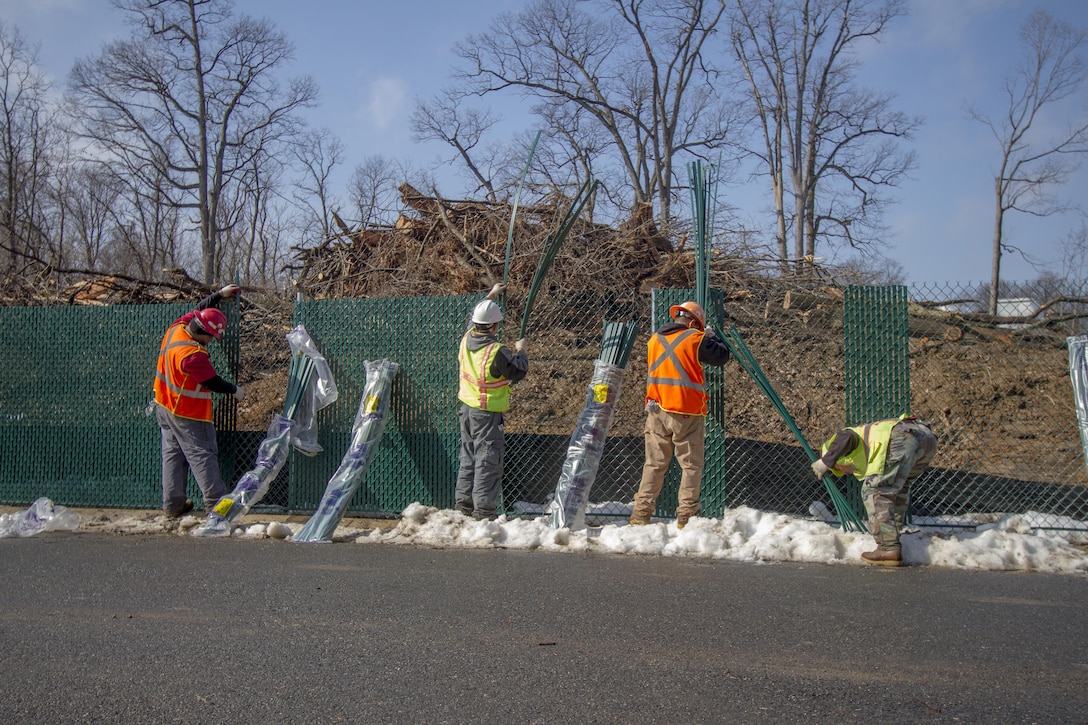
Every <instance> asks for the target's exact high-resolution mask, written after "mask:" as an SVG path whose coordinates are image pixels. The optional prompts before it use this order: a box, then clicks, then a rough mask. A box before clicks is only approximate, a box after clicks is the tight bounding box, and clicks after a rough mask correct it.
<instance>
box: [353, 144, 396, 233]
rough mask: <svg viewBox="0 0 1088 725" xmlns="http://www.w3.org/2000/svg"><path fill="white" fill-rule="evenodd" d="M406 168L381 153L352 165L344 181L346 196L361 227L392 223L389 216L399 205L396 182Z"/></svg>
mask: <svg viewBox="0 0 1088 725" xmlns="http://www.w3.org/2000/svg"><path fill="white" fill-rule="evenodd" d="M406 173H407V172H406V170H405V169H403V168H401V167H399V166H398V165H397V164H395V163H394V162H393V161H391V160H390V159H387V158H385V157H384V156H381V155H372V156H367V157H366V158H365V159H363V163H361V164H359V165H357V166H356V167H355V171H353V172H352V174H351V179H350V180H349V181H348V197H349V198H350V199H351V203H352V205H353V209H354V213H353V216H354V217H355V218H356V219H358V221H359V224H361V225H362V226H364V227H370V226H377V225H382V224H392V223H393V221H394V219H391V218H389V217H390V215H391V214H394V213H395V210H396V209H397V208H399V204H400V194H399V192H398V191H397V186H399V185H400V183H401V182H402V181H403V180H404V178H405V176H406Z"/></svg>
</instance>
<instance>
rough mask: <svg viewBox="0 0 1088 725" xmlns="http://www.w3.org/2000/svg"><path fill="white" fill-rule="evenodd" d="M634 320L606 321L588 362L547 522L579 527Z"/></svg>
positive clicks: (617, 394)
mask: <svg viewBox="0 0 1088 725" xmlns="http://www.w3.org/2000/svg"><path fill="white" fill-rule="evenodd" d="M637 334H638V325H636V324H635V323H633V322H629V323H623V324H620V323H606V324H605V328H604V336H603V343H602V350H601V355H600V357H598V358H597V359H596V360H594V362H593V378H592V379H591V380H590V383H589V389H588V391H587V394H586V404H585V406H584V407H583V408H582V413H581V415H580V416H579V417H578V425H577V426H576V427H575V429H574V432H573V433H571V436H570V443H569V444H568V445H567V458H566V460H564V461H563V469H562V470H561V471H560V473H559V483H558V484H557V485H556V487H555V496H554V497H553V498H552V502H551V505H550V507H549V513H550V514H551V522H552V526H554V527H555V528H557V529H561V528H569V529H570V530H571V531H578V530H580V529H583V528H585V515H586V506H588V505H589V493H590V490H591V489H592V488H593V482H594V481H595V480H596V478H597V469H598V468H599V467H600V465H601V456H602V455H603V454H604V444H605V440H606V439H607V438H608V431H609V429H610V428H611V427H612V418H613V417H614V416H615V414H616V404H617V403H618V402H619V399H620V391H621V390H622V388H623V373H624V369H625V368H626V367H627V361H628V359H629V358H630V355H631V348H632V346H633V345H634V340H635V336H636V335H637Z"/></svg>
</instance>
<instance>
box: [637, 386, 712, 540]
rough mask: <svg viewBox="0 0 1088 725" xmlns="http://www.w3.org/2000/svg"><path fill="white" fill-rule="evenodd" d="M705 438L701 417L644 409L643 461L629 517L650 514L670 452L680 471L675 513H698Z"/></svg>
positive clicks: (667, 464)
mask: <svg viewBox="0 0 1088 725" xmlns="http://www.w3.org/2000/svg"><path fill="white" fill-rule="evenodd" d="M705 441H706V418H704V417H703V416H701V415H682V414H680V413H669V412H668V411H665V410H661V409H660V408H656V406H655V408H654V409H650V410H647V411H646V463H645V464H644V465H643V467H642V481H641V482H640V483H639V486H638V493H636V494H635V504H634V507H633V508H632V511H631V518H640V519H648V518H650V517H651V516H652V515H653V513H654V509H655V508H656V507H657V496H658V494H660V493H661V487H662V486H663V485H664V483H665V472H666V471H668V470H669V463H671V462H672V457H673V455H674V454H675V455H676V462H677V463H679V464H680V471H681V475H680V492H679V495H678V497H677V498H678V502H677V503H678V506H677V507H676V515H677V517H678V518H679V517H685V518H686V517H691V516H695V515H696V514H698V513H699V490H700V488H701V486H702V480H703V461H704V458H705V455H704V451H705Z"/></svg>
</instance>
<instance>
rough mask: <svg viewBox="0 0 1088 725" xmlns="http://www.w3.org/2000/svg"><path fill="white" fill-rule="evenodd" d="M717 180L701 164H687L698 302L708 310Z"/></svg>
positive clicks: (695, 162)
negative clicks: (708, 282)
mask: <svg viewBox="0 0 1088 725" xmlns="http://www.w3.org/2000/svg"><path fill="white" fill-rule="evenodd" d="M717 185H718V182H717V177H716V176H714V175H713V172H712V171H711V169H710V168H707V169H704V168H703V162H702V161H692V162H691V163H689V164H688V188H689V189H690V190H691V228H692V236H693V237H694V239H695V301H696V302H698V303H699V304H700V305H701V306H702V308H703V309H704V310H705V309H706V298H707V278H708V276H709V273H708V269H707V254H706V250H707V247H708V246H709V244H710V241H711V240H712V239H713V238H714V199H715V196H716V193H717Z"/></svg>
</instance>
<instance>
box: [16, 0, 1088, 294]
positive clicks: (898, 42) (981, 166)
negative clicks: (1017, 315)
mask: <svg viewBox="0 0 1088 725" xmlns="http://www.w3.org/2000/svg"><path fill="white" fill-rule="evenodd" d="M1038 4H1040V5H1041V6H1042V7H1044V8H1046V9H1048V10H1049V11H1050V12H1051V13H1052V14H1053V15H1055V16H1056V17H1058V18H1060V19H1063V20H1066V21H1068V22H1070V23H1072V24H1074V25H1076V26H1078V27H1082V28H1088V3H1085V2H1083V0H1042V2H1040V3H1038ZM524 5H525V2H523V1H522V0H487V1H484V0H458V1H457V2H449V1H448V0H446V1H445V2H434V1H433V0H412V1H411V2H408V1H405V2H400V3H387V2H375V1H372V2H357V1H356V2H347V1H344V0H310V1H309V2H299V1H298V0H237V2H236V7H237V8H238V9H239V10H241V11H243V12H247V13H250V14H252V15H258V16H264V17H267V18H269V19H270V20H272V21H273V22H274V23H276V25H277V26H279V27H280V28H281V29H282V30H284V31H285V32H286V34H287V35H288V37H289V38H290V39H291V41H292V42H293V43H294V44H295V47H296V66H295V68H294V69H293V72H295V73H307V74H310V75H312V76H313V77H314V78H315V79H316V81H317V82H318V84H319V85H320V86H321V103H320V106H319V107H318V108H317V109H315V110H314V111H312V112H311V113H310V120H311V122H312V123H313V124H314V125H315V126H324V127H328V128H329V129H331V130H332V131H333V132H334V133H336V134H337V135H338V136H339V137H340V138H341V139H342V140H343V141H344V143H345V146H346V150H347V162H346V164H345V167H346V168H345V169H344V172H343V173H344V176H345V177H346V175H347V174H348V173H349V172H350V170H351V168H353V167H354V166H355V165H356V164H358V163H361V162H362V161H363V160H364V158H365V157H367V156H368V155H372V154H382V155H384V156H386V157H390V158H400V159H405V160H411V161H412V162H413V163H414V164H415V165H416V166H429V165H430V164H431V162H432V161H433V160H434V159H435V158H436V157H438V156H440V155H445V153H446V152H445V149H444V148H441V147H439V146H437V145H420V144H415V143H413V142H412V140H411V132H410V130H409V128H408V117H409V114H410V113H411V110H412V104H413V101H414V100H415V98H416V97H423V98H426V97H429V96H430V95H431V94H433V93H434V92H435V91H437V90H438V89H439V88H441V86H442V85H443V83H445V82H446V80H447V79H448V74H449V69H450V65H451V63H452V62H453V61H454V56H453V54H452V53H451V47H452V45H453V44H454V43H455V42H456V41H457V40H460V39H462V38H464V37H465V36H466V35H468V34H470V33H475V32H481V31H484V30H486V29H487V27H488V25H489V23H490V22H491V20H492V19H493V18H494V17H495V16H496V15H497V14H499V13H502V12H511V11H517V10H519V9H521V8H522V7H524ZM1035 5H1036V3H1033V2H1029V1H1028V0H908V7H909V12H910V14H909V15H908V16H907V17H904V18H899V19H898V20H897V21H896V22H895V23H894V24H893V25H892V27H891V30H890V32H889V33H888V34H887V36H886V37H885V39H884V41H883V42H882V43H880V44H879V45H876V44H874V45H872V46H871V47H870V48H868V49H867V50H866V55H865V64H864V67H863V70H862V76H861V79H862V81H863V82H864V83H866V84H867V85H871V86H874V87H877V88H880V89H882V90H886V91H890V92H892V93H895V94H896V96H897V100H896V104H895V105H896V107H897V108H898V109H900V110H903V111H904V112H906V113H908V114H911V115H919V116H922V117H924V119H925V124H924V125H923V126H922V128H921V129H920V131H919V132H918V134H917V138H916V141H915V144H914V150H915V151H916V153H917V155H918V168H917V169H916V170H915V172H914V173H913V175H912V179H911V180H910V181H908V182H906V183H905V184H904V185H903V186H902V187H901V188H900V189H899V190H898V192H897V194H896V196H897V198H898V200H899V203H898V204H896V205H895V206H893V207H892V208H891V209H890V211H889V213H888V215H887V216H886V220H887V222H888V224H889V226H890V237H889V239H888V246H887V248H886V249H884V250H883V251H884V253H885V254H886V256H888V257H890V258H892V259H895V260H897V261H898V262H900V263H901V264H902V265H903V267H904V269H905V270H906V272H907V275H908V276H909V279H910V281H912V282H935V283H940V282H960V283H968V282H977V281H986V280H988V279H989V269H990V248H991V239H992V234H993V208H994V196H993V191H992V187H993V179H992V177H993V170H994V168H995V167H996V164H997V162H998V161H999V158H998V146H997V143H996V141H994V139H993V137H992V136H990V134H989V131H988V130H987V129H986V128H985V127H984V126H982V125H981V124H979V123H977V122H975V121H971V120H969V119H967V118H966V116H965V113H964V107H965V105H967V104H972V105H974V106H976V107H978V108H979V109H980V110H982V111H983V112H984V113H987V114H991V115H998V114H1000V113H1001V112H1002V111H1003V110H1004V106H1003V104H1002V96H1001V81H1002V78H1003V76H1004V75H1005V74H1006V73H1007V72H1008V71H1009V70H1011V68H1012V67H1013V64H1014V63H1015V61H1016V59H1017V57H1018V54H1019V47H1018V38H1017V33H1018V30H1019V27H1020V24H1021V23H1022V22H1023V20H1024V18H1026V17H1027V15H1028V14H1029V13H1030V12H1031V10H1032V9H1033V7H1035ZM0 18H3V19H4V21H5V22H7V23H13V24H15V25H17V26H18V27H19V28H20V30H21V31H22V32H23V34H24V35H25V36H26V37H27V38H28V39H29V40H31V41H35V42H40V44H41V48H40V60H41V63H42V66H43V67H44V68H45V70H46V71H47V72H49V73H51V74H53V75H54V76H55V77H56V79H57V80H58V82H59V83H61V84H63V81H64V77H65V74H66V72H67V70H68V68H69V67H70V66H71V63H72V61H73V60H74V59H75V58H77V57H82V56H87V55H91V54H94V53H96V52H97V51H98V49H99V48H100V46H101V44H102V43H103V42H105V41H107V40H110V39H113V38H116V37H118V36H120V35H121V34H123V33H125V32H126V29H125V28H124V27H123V24H122V23H121V18H120V16H119V15H118V14H117V13H116V11H114V10H113V9H112V8H110V7H109V4H108V3H107V2H106V0H33V2H27V0H0ZM1086 56H1088V52H1086ZM1084 98H1086V99H1088V89H1086V91H1085V94H1084ZM1060 111H1061V112H1062V113H1064V114H1067V117H1068V114H1073V113H1086V112H1088V103H1086V102H1084V101H1080V102H1079V103H1078V104H1069V105H1068V107H1067V108H1063V109H1060ZM499 112H500V113H501V114H502V115H503V116H504V118H505V119H506V121H507V125H508V127H509V128H510V130H511V131H518V130H532V128H531V123H532V122H531V120H530V119H528V118H526V117H525V116H524V115H523V114H522V113H521V112H520V111H519V110H518V108H517V106H516V105H513V104H512V105H511V106H510V107H509V108H503V109H499ZM1064 120H1065V117H1060V115H1059V114H1055V115H1054V116H1053V117H1051V118H1049V119H1048V121H1049V122H1053V123H1062V122H1064ZM439 178H440V179H442V178H443V177H442V176H440V177H439ZM444 183H449V184H450V186H451V187H452V186H454V182H453V181H452V180H451V181H449V182H444ZM1086 186H1088V170H1084V169H1082V170H1081V171H1080V172H1079V173H1078V175H1077V177H1076V179H1074V181H1073V183H1071V184H1070V185H1069V186H1068V187H1066V188H1065V189H1064V190H1063V191H1062V192H1061V193H1062V194H1063V196H1064V197H1065V198H1066V199H1068V200H1070V201H1072V202H1073V203H1081V202H1083V201H1085V196H1086V195H1085V192H1084V189H1085V188H1086ZM459 191H461V190H460V189H456V188H451V189H450V190H449V192H447V193H450V192H452V193H456V192H459ZM719 193H720V196H722V197H727V198H728V200H729V201H730V202H735V203H737V204H740V205H741V206H742V211H745V212H746V213H747V214H749V215H755V214H757V213H758V212H759V208H760V206H761V205H762V204H763V202H762V199H763V198H765V197H763V185H762V184H761V183H758V182H737V183H736V184H735V185H733V186H726V185H723V186H722V187H721V188H720V190H719ZM1081 223H1082V221H1081V218H1080V217H1079V216H1077V215H1075V214H1066V215H1063V216H1061V217H1052V218H1049V219H1044V220H1040V219H1035V218H1029V217H1025V216H1023V215H1016V216H1014V218H1013V219H1012V220H1011V222H1010V223H1009V224H1008V226H1007V234H1008V238H1009V240H1010V241H1011V242H1012V243H1013V244H1016V245H1017V246H1020V247H1022V248H1024V249H1026V250H1029V251H1030V252H1031V253H1032V254H1033V255H1034V256H1036V257H1037V258H1038V259H1039V260H1041V262H1042V263H1043V264H1044V265H1045V266H1046V267H1047V268H1049V269H1050V270H1052V271H1055V272H1062V271H1063V270H1062V267H1061V249H1060V243H1059V242H1060V240H1061V239H1062V238H1063V237H1064V236H1065V235H1066V234H1068V233H1069V232H1070V231H1072V230H1074V229H1076V228H1078V227H1079V226H1080V224H1081ZM1002 270H1003V275H1002V276H1003V278H1005V279H1008V280H1030V279H1033V278H1035V277H1036V276H1038V271H1037V270H1036V269H1034V268H1033V267H1032V266H1031V265H1029V264H1027V263H1026V262H1024V261H1023V260H1022V259H1020V258H1019V257H1015V256H1009V255H1006V257H1005V258H1004V259H1003V261H1002Z"/></svg>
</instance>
